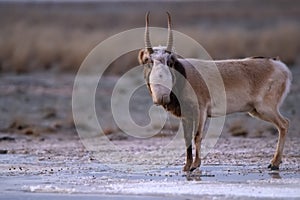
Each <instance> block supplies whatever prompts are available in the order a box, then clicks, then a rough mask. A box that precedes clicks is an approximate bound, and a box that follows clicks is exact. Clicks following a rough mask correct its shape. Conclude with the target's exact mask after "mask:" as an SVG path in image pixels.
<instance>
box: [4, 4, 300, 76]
mask: <svg viewBox="0 0 300 200" xmlns="http://www.w3.org/2000/svg"><path fill="white" fill-rule="evenodd" d="M259 2H260V1H259V0H256V1H247V0H244V1H230V2H227V3H226V2H223V1H220V2H218V1H216V2H214V3H212V2H209V1H207V2H206V1H205V2H202V3H196V2H194V3H181V4H182V5H178V4H180V3H164V4H162V8H161V11H162V12H160V14H159V15H158V14H156V13H154V14H153V15H152V18H151V20H152V21H151V22H152V24H153V26H165V21H162V20H161V18H162V16H163V17H164V18H165V16H164V13H163V11H165V10H170V11H171V13H172V14H173V16H174V17H173V19H174V20H173V21H174V26H175V29H177V30H179V31H181V32H183V33H185V34H187V35H190V36H191V37H193V38H194V39H196V40H197V41H198V42H200V43H201V44H202V45H203V46H204V47H205V49H206V50H207V51H208V52H209V54H210V55H211V56H212V57H213V58H215V59H224V58H239V57H245V56H253V55H261V56H270V57H274V56H279V57H280V58H281V59H282V60H283V61H285V62H287V63H288V64H289V65H294V64H299V60H300V59H299V55H300V37H299V35H300V23H299V20H298V19H299V17H300V12H299V11H300V6H299V5H295V2H293V1H289V0H287V1H284V2H285V3H284V4H282V1H281V0H276V1H271V2H269V4H268V1H266V2H265V3H264V4H261V3H259ZM283 5H284V6H283ZM154 7H155V3H150V2H149V3H148V4H147V5H144V4H141V3H140V4H139V3H136V4H125V3H105V4H103V3H102V4H100V3H99V4H95V5H94V4H89V3H86V4H59V5H57V4H37V5H36V4H3V3H2V4H0V25H1V27H2V28H1V30H0V67H1V68H0V69H1V71H3V72H17V73H22V72H31V71H37V70H52V71H72V72H75V71H76V70H77V69H78V67H79V66H80V64H81V62H82V61H83V59H84V58H85V56H86V55H87V54H88V53H89V51H90V50H91V49H92V48H93V47H94V46H96V45H97V44H98V43H99V42H100V41H102V40H104V39H106V38H107V37H109V36H110V35H112V34H115V33H118V32H120V31H124V30H126V29H130V28H135V27H141V26H143V24H144V20H143V17H144V13H145V11H146V10H153V8H154ZM178 7H180V8H181V9H180V10H178ZM256 8H257V9H256ZM180 11H181V12H180ZM123 61H125V62H126V63H128V64H127V66H123V67H122V69H120V68H119V67H118V66H119V65H120V62H123ZM136 64H137V61H136V54H135V53H129V54H128V55H126V56H122V57H121V58H120V59H119V60H118V61H116V62H114V63H113V64H112V68H110V70H109V73H123V72H124V71H126V70H127V69H128V68H130V67H131V66H135V65H136ZM114 66H115V67H114Z"/></svg>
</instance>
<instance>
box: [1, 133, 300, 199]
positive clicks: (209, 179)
mask: <svg viewBox="0 0 300 200" xmlns="http://www.w3.org/2000/svg"><path fill="white" fill-rule="evenodd" d="M150 140H151V139H149V145H155V143H156V141H155V140H154V141H150ZM275 141H276V138H275V137H271V138H221V139H220V140H219V141H218V143H217V147H216V148H215V149H214V152H212V153H210V154H208V155H207V156H206V157H205V159H204V160H203V165H202V166H201V168H200V170H196V171H194V172H192V173H184V172H182V170H181V169H182V165H183V163H184V156H181V157H180V158H178V159H177V160H175V161H174V163H170V164H166V165H160V164H159V163H157V164H153V163H152V160H154V158H151V157H146V158H142V161H143V162H142V163H144V164H136V165H131V166H130V168H131V169H128V168H127V167H128V166H126V167H125V168H122V166H121V165H122V164H124V163H121V162H119V163H116V162H115V161H116V160H117V159H120V158H119V157H116V156H115V154H111V155H110V154H102V156H104V157H106V163H103V162H101V161H99V160H98V159H96V157H95V156H94V155H93V154H92V153H91V152H88V151H87V150H86V149H85V147H84V146H83V145H82V143H81V141H80V139H79V138H78V137H77V136H74V135H65V136H64V137H61V136H59V135H57V134H53V135H47V136H43V137H40V136H39V137H32V136H19V135H10V136H5V137H2V141H1V148H2V149H6V150H7V152H2V154H1V155H0V179H1V182H0V188H1V189H0V190H1V194H2V196H1V197H0V199H18V198H21V197H22V198H21V199H26V198H27V199H40V198H43V199H53V198H54V199H65V198H70V199H74V198H75V199H79V198H83V197H84V198H87V199H93V198H95V199H96V198H97V199H99V198H100V199H101V198H103V199H124V198H128V199H132V198H133V199H134V198H138V199H139V198H142V199H163V198H164V199H198V197H199V196H201V197H204V199H245V198H246V199H247V198H252V197H255V198H262V199H265V198H272V199H273V198H280V199H282V198H288V199H290V198H300V166H299V161H300V156H299V151H298V150H299V147H298V144H299V142H298V141H299V139H297V140H296V139H295V140H291V139H289V140H288V141H287V149H286V151H285V152H286V153H287V155H286V156H285V158H284V162H283V164H282V166H281V170H280V171H269V170H268V169H267V164H268V160H269V159H270V158H271V155H272V151H273V150H274V148H273V147H274V146H275V145H274V143H275ZM115 142H118V141H115ZM127 142H128V143H131V142H134V141H127ZM253 144H256V145H257V144H261V148H258V149H254V150H252V151H251V149H252V146H253ZM271 144H273V145H271ZM123 145H125V144H123ZM271 146H273V147H271ZM107 148H110V147H109V144H108V146H107ZM144 150H145V145H140V152H143V151H144ZM174 151H176V150H175V149H174ZM127 153H128V154H136V151H132V152H127ZM182 153H184V152H182ZM172 154H174V152H172ZM133 159H141V158H140V156H139V155H137V156H136V157H135V156H133ZM155 159H156V160H157V158H155ZM160 159H161V161H162V162H161V163H164V158H163V157H161V158H160ZM109 160H110V161H111V162H109ZM125 165H126V164H125ZM153 166H154V167H153Z"/></svg>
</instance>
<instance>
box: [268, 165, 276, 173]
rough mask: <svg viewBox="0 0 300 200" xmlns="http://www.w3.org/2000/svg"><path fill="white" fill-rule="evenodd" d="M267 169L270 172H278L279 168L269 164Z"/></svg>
mask: <svg viewBox="0 0 300 200" xmlns="http://www.w3.org/2000/svg"><path fill="white" fill-rule="evenodd" d="M268 168H269V169H270V170H272V171H273V170H279V167H278V166H275V165H272V164H269V166H268Z"/></svg>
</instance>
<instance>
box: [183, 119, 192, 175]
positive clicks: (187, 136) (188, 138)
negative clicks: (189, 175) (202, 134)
mask: <svg viewBox="0 0 300 200" xmlns="http://www.w3.org/2000/svg"><path fill="white" fill-rule="evenodd" d="M182 125H183V131H184V140H185V146H186V162H185V166H184V167H183V171H190V168H191V165H192V163H193V152H192V136H193V120H191V119H183V120H182Z"/></svg>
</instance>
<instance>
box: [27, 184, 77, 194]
mask: <svg viewBox="0 0 300 200" xmlns="http://www.w3.org/2000/svg"><path fill="white" fill-rule="evenodd" d="M22 189H23V190H24V191H26V192H37V193H69V194H71V193H75V191H76V190H75V189H74V188H62V187H58V186H55V185H30V186H23V187H22Z"/></svg>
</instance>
